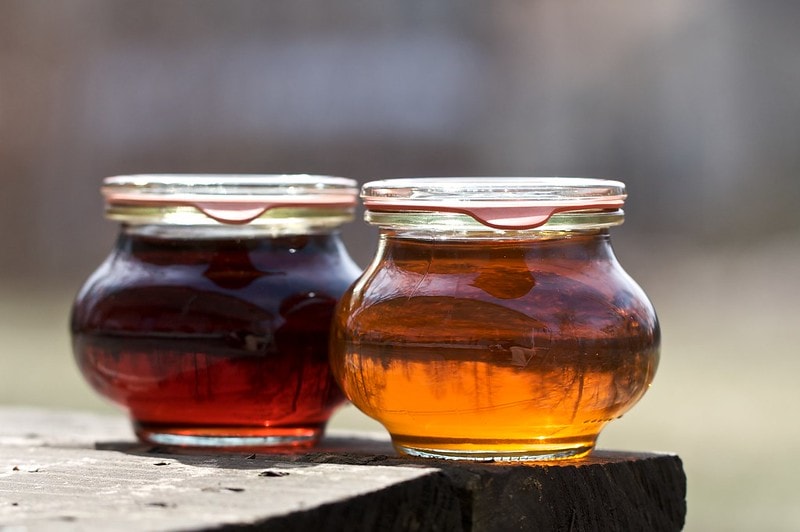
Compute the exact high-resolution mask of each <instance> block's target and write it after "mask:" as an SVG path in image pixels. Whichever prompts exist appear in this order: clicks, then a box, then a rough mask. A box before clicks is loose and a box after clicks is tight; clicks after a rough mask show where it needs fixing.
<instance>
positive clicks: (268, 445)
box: [133, 422, 324, 452]
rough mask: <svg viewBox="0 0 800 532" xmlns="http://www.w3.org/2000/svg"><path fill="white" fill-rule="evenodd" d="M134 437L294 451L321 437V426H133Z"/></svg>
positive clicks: (192, 446)
mask: <svg viewBox="0 0 800 532" xmlns="http://www.w3.org/2000/svg"><path fill="white" fill-rule="evenodd" d="M133 428H134V432H135V433H136V436H137V437H138V438H139V439H140V440H141V441H143V442H146V443H152V444H154V445H160V446H166V447H177V448H184V449H206V450H215V451H242V452H252V451H268V452H281V451H284V452H285V451H295V450H303V449H308V448H310V447H313V446H314V445H316V444H317V443H318V442H319V440H320V439H321V438H322V433H323V430H324V427H319V426H318V427H289V428H287V427H229V426H224V427H219V426H217V427H194V426H192V427H187V426H170V425H162V424H148V423H138V422H134V424H133Z"/></svg>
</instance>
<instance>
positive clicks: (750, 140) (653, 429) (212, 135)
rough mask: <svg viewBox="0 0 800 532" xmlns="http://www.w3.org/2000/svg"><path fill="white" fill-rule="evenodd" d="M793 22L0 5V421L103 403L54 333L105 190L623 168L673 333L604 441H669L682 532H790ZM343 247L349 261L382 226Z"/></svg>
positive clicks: (413, 9)
mask: <svg viewBox="0 0 800 532" xmlns="http://www.w3.org/2000/svg"><path fill="white" fill-rule="evenodd" d="M798 27H800V3H797V2H790V1H772V0H765V1H761V2H747V1H745V0H700V1H697V0H694V1H690V0H674V1H672V0H670V1H664V2H639V1H635V0H625V1H622V0H620V1H617V0H612V1H603V2H596V1H588V0H586V1H567V2H565V1H559V0H527V1H514V0H496V1H493V2H478V1H474V0H459V1H455V0H425V1H417V0H410V1H406V2H389V1H383V0H380V1H375V2H360V1H354V0H341V1H339V2H323V1H316V0H294V1H291V2H290V1H275V2H258V1H252V0H228V1H225V2H222V1H215V2H211V1H206V0H193V1H189V0H185V1H184V0H180V1H178V0H165V1H154V0H138V1H135V2H134V1H123V0H64V1H59V2H53V1H50V0H0V187H2V188H0V340H1V342H0V405H43V406H48V407H54V408H80V409H91V410H95V411H101V412H114V411H115V410H114V409H113V407H111V406H109V405H107V404H105V403H103V402H102V401H101V400H100V399H99V398H97V397H96V396H95V395H94V394H93V393H92V392H91V391H90V390H89V388H88V386H87V385H85V384H84V383H83V381H82V379H81V378H80V377H79V375H78V373H77V371H76V369H75V368H74V366H73V363H72V359H71V353H70V346H69V338H68V334H67V317H68V312H69V306H70V302H71V298H72V297H73V296H74V293H75V291H76V290H77V289H78V287H79V286H80V284H81V283H82V282H83V280H84V279H85V278H86V277H87V276H88V274H89V273H90V272H91V271H92V269H93V268H94V267H95V266H97V265H98V264H99V263H100V261H101V260H102V259H103V257H104V256H105V255H106V254H107V253H108V251H109V250H110V248H111V244H112V242H113V239H114V235H115V233H116V227H115V226H114V224H113V223H111V222H108V221H105V220H104V219H103V215H102V204H101V200H100V196H99V194H98V185H99V182H100V180H101V179H102V178H103V177H105V176H108V175H115V174H127V173H144V172H148V173H152V172H247V173H284V172H307V173H323V174H332V175H341V176H347V177H354V178H357V179H358V180H359V181H361V182H363V181H366V180H371V179H376V178H387V177H400V176H417V175H423V176H425V175H428V176H429V175H454V176H465V175H490V176H491V175H536V176H540V175H543V176H550V175H564V176H566V175H569V176H595V177H608V178H615V179H620V180H622V181H625V182H626V183H627V184H628V190H629V200H628V203H627V205H626V212H627V221H626V224H625V225H624V226H623V227H621V228H619V229H616V230H615V231H614V240H615V244H616V249H617V252H618V255H619V257H620V259H621V261H622V263H623V264H624V265H625V267H626V268H627V269H628V271H629V272H630V273H631V274H632V275H633V276H634V278H636V279H637V280H638V281H639V283H640V284H641V285H642V286H643V287H644V288H645V290H646V291H647V292H648V293H649V295H650V296H651V299H652V300H653V302H654V304H655V306H656V308H657V309H658V310H659V314H660V318H661V321H662V328H663V335H664V340H663V350H662V362H661V366H660V368H659V373H658V374H657V376H656V380H655V383H654V386H653V388H652V389H651V390H650V392H649V393H648V394H647V395H646V396H645V397H644V399H643V400H642V402H641V403H640V404H639V405H638V406H637V407H635V408H634V409H633V410H632V411H631V412H630V413H629V414H627V415H626V416H625V418H623V419H622V420H620V421H617V422H615V423H612V424H611V425H610V426H609V427H608V428H607V429H606V431H605V432H604V434H603V435H602V436H601V440H600V446H601V447H606V448H616V449H627V450H639V451H646V450H651V451H669V452H674V453H678V454H679V455H680V456H681V457H682V458H683V460H684V464H685V468H686V471H687V474H688V478H689V483H688V490H689V500H688V502H689V513H688V520H687V526H686V530H796V529H798V528H800V505H798V504H797V501H798V499H799V498H800V488H799V487H798V483H797V481H796V478H795V473H796V471H798V467H797V465H796V463H795V461H796V455H794V452H797V451H800V424H798V422H797V421H798V420H797V411H798V407H800V388H799V387H798V385H797V379H796V375H797V374H798V371H800V357H798V348H797V346H798V343H800V332H799V331H800V304H798V301H800V280H798V273H800V216H798V207H799V206H800V179H798V171H800V31H797V28H798ZM344 236H345V240H346V242H347V245H348V247H349V249H350V250H351V253H352V255H353V256H354V257H355V258H356V260H357V261H358V262H359V263H360V264H361V265H365V264H366V262H367V261H368V260H369V258H370V257H371V255H372V252H373V250H374V246H375V242H376V234H375V232H374V231H373V229H372V228H370V227H368V226H366V225H365V224H363V223H361V222H356V223H353V224H350V225H349V226H347V227H346V228H345V230H344ZM332 425H333V426H334V427H339V428H371V429H376V430H380V427H378V426H376V425H374V424H373V423H372V422H370V421H369V420H366V419H365V418H364V417H363V416H362V415H361V414H359V413H358V412H357V411H355V409H353V408H352V407H349V408H345V409H343V410H342V411H341V412H340V414H338V415H337V416H336V417H335V419H334V420H333V422H332Z"/></svg>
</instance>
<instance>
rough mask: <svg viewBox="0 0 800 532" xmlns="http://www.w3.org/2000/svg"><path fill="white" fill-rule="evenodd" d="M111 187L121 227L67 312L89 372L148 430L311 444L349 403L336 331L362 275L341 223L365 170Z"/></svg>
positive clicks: (186, 440)
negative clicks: (333, 348)
mask: <svg viewBox="0 0 800 532" xmlns="http://www.w3.org/2000/svg"><path fill="white" fill-rule="evenodd" d="M102 193H103V195H104V197H105V200H106V215H107V217H108V218H110V219H112V220H117V221H119V222H121V228H120V234H119V238H118V240H117V242H116V246H115V248H114V249H113V251H112V252H111V255H110V256H109V257H108V258H107V259H106V260H105V262H104V263H103V264H102V265H101V266H100V267H99V269H98V270H97V271H95V272H94V274H93V275H92V276H91V277H90V278H89V280H88V281H87V282H86V284H85V285H84V286H83V288H82V289H81V290H80V293H79V294H78V296H77V299H76V301H75V303H74V306H73V310H72V320H71V330H72V338H73V348H74V354H75V359H76V360H77V363H78V365H79V367H80V370H81V372H82V373H83V375H84V377H85V378H86V380H87V381H88V382H89V383H90V384H91V385H92V386H93V387H94V389H95V390H96V391H97V392H99V393H100V394H101V395H103V396H105V397H106V398H108V399H110V400H111V401H113V402H115V403H118V404H119V405H122V406H123V407H125V408H126V409H127V410H128V411H129V412H130V416H131V418H132V420H133V424H134V429H135V432H136V434H137V435H138V437H139V438H140V439H141V440H143V441H146V442H150V443H154V444H159V445H167V446H185V447H206V448H209V447H210V448H219V449H258V448H270V449H275V448H280V447H287V448H295V447H308V446H311V445H313V444H314V443H315V442H316V441H317V440H318V439H319V438H320V437H321V434H322V431H323V429H324V426H325V424H326V422H327V420H328V418H329V417H330V415H331V414H332V412H333V410H334V409H335V407H336V406H337V405H339V404H340V403H342V402H343V401H344V397H343V396H342V393H341V391H340V390H339V388H338V387H337V386H336V383H335V382H334V381H333V378H332V376H331V374H330V370H329V366H328V343H329V329H330V324H331V319H332V315H333V310H334V307H335V304H336V302H337V300H338V298H339V297H340V296H341V295H342V293H343V292H344V291H345V289H346V288H347V287H348V286H349V285H350V284H351V283H352V282H353V281H354V280H355V278H356V277H357V276H358V274H359V273H360V269H359V268H357V266H356V265H355V264H354V263H353V261H352V260H351V259H350V257H349V256H348V254H347V252H346V250H345V248H344V246H343V244H342V242H341V240H340V237H339V233H338V228H339V226H340V225H341V224H343V223H345V222H347V221H350V220H351V219H352V217H353V212H354V205H355V202H356V196H357V193H358V189H357V188H356V182H355V181H353V180H350V179H343V178H332V177H316V176H284V175H276V176H225V175H219V176H217V175H203V176H200V175H183V176H181V175H140V176H121V177H112V178H108V179H106V180H105V181H104V183H103V187H102Z"/></svg>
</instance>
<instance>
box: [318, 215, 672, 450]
mask: <svg viewBox="0 0 800 532" xmlns="http://www.w3.org/2000/svg"><path fill="white" fill-rule="evenodd" d="M333 331H334V333H333V338H332V349H331V357H332V367H333V371H334V374H335V375H336V378H337V380H338V382H339V383H340V385H341V387H342V389H343V390H344V392H345V394H346V395H347V396H348V398H349V399H350V400H351V401H352V402H353V403H354V404H355V405H356V406H357V407H358V408H360V409H361V410H362V411H364V412H365V413H366V414H367V415H369V416H371V417H373V418H375V419H376V420H378V421H380V422H381V423H382V424H383V425H384V426H385V427H386V428H387V429H388V431H389V432H390V433H391V435H392V439H393V443H394V445H395V447H396V448H397V449H398V451H400V452H402V453H406V454H411V455H416V456H432V457H439V458H457V459H471V460H534V459H556V458H565V457H573V456H574V457H577V456H581V455H584V454H586V453H588V452H589V451H590V450H591V449H592V448H593V446H594V442H595V440H596V438H597V435H598V433H599V432H600V430H601V429H602V427H603V426H604V425H605V424H606V423H607V422H608V421H610V420H612V419H614V418H616V417H619V416H620V415H622V414H623V413H624V412H625V411H627V410H628V409H629V408H630V407H631V406H632V405H633V404H634V403H636V401H638V400H639V398H640V397H641V396H642V395H643V394H644V392H645V391H646V390H647V388H648V386H649V384H650V382H651V381H652V378H653V375H654V372H655V370H656V367H657V364H658V358H659V338H660V333H659V326H658V321H657V318H656V315H655V312H654V310H653V307H652V306H651V304H650V302H649V301H648V300H647V298H646V296H645V294H644V293H643V292H642V290H641V289H640V288H639V287H638V286H637V285H636V283H635V282H634V281H633V280H632V279H631V278H630V277H629V276H628V275H627V274H626V273H625V272H624V270H623V269H622V267H621V266H620V264H619V263H618V262H617V260H616V258H615V256H614V253H613V250H612V248H611V243H610V239H609V235H608V233H607V232H606V231H605V230H598V231H585V232H575V233H568V234H560V235H550V236H543V235H542V234H540V235H538V236H531V237H530V238H525V237H519V236H517V237H515V238H511V239H502V238H496V239H488V240H487V239H483V240H480V239H479V240H471V239H469V238H462V239H458V238H455V239H453V238H445V239H434V238H430V239H425V238H417V237H415V238H405V237H404V234H403V233H402V232H393V231H391V230H387V229H384V230H383V231H382V234H381V241H380V247H379V251H378V256H377V257H376V259H375V261H374V262H373V264H372V266H371V267H370V268H369V269H368V270H367V271H366V272H365V273H364V274H363V276H362V277H361V279H360V280H359V281H358V282H357V283H355V285H354V286H353V288H352V289H351V290H350V291H349V292H348V293H347V294H345V296H343V298H342V300H341V302H340V303H339V308H338V310H337V315H336V317H335V319H334V329H333Z"/></svg>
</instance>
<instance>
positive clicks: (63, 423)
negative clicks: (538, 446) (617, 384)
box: [0, 408, 686, 532]
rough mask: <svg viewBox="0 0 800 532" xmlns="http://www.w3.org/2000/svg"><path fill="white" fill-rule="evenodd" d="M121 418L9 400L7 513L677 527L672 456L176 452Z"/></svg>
mask: <svg viewBox="0 0 800 532" xmlns="http://www.w3.org/2000/svg"><path fill="white" fill-rule="evenodd" d="M164 451H165V450H164V449H160V448H154V447H151V446H145V445H142V444H139V443H137V442H135V441H134V440H133V437H132V434H131V432H130V429H129V428H128V424H127V422H126V420H124V419H123V418H122V417H116V416H96V415H89V414H80V413H58V412H50V411H43V410H35V409H10V408H0V525H5V526H11V527H13V526H21V527H25V528H26V529H27V530H45V529H46V530H52V529H54V528H56V529H62V530H73V529H74V530H78V529H80V530H100V529H103V530H107V529H116V530H120V529H121V530H126V529H127V530H134V529H135V530H209V529H223V530H256V529H267V530H279V531H295V530H297V531H301V530H302V531H305V530H315V531H326V530H331V531H334V530H398V531H400V530H403V531H405V530H447V531H450V530H453V531H458V530H465V531H467V530H468V531H473V532H478V531H485V530H504V531H505V530H531V529H535V530H679V529H680V528H681V527H682V525H683V520H684V516H685V512H686V506H685V494H686V478H685V476H684V474H683V470H682V466H681V462H680V459H679V458H678V457H676V456H670V455H655V454H631V453H615V452H597V453H595V454H594V455H593V456H592V457H590V458H588V459H585V460H581V461H579V462H553V463H547V464H524V465H519V464H518V465H508V464H464V463H454V462H446V461H435V460H421V459H407V458H400V457H397V456H394V453H393V451H392V448H391V445H390V444H389V442H388V440H387V439H386V438H385V436H383V435H382V434H377V435H375V434H369V433H366V434H361V433H359V434H358V435H355V436H354V435H342V434H339V435H336V434H334V435H332V436H330V437H328V438H327V439H326V440H325V442H324V444H323V446H322V447H320V448H319V449H317V450H315V451H314V452H310V453H305V454H299V455H286V456H276V455H271V456H269V455H261V454H259V455H250V456H245V455H204V454H196V453H185V452H182V453H179V454H176V453H165V452H164Z"/></svg>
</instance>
